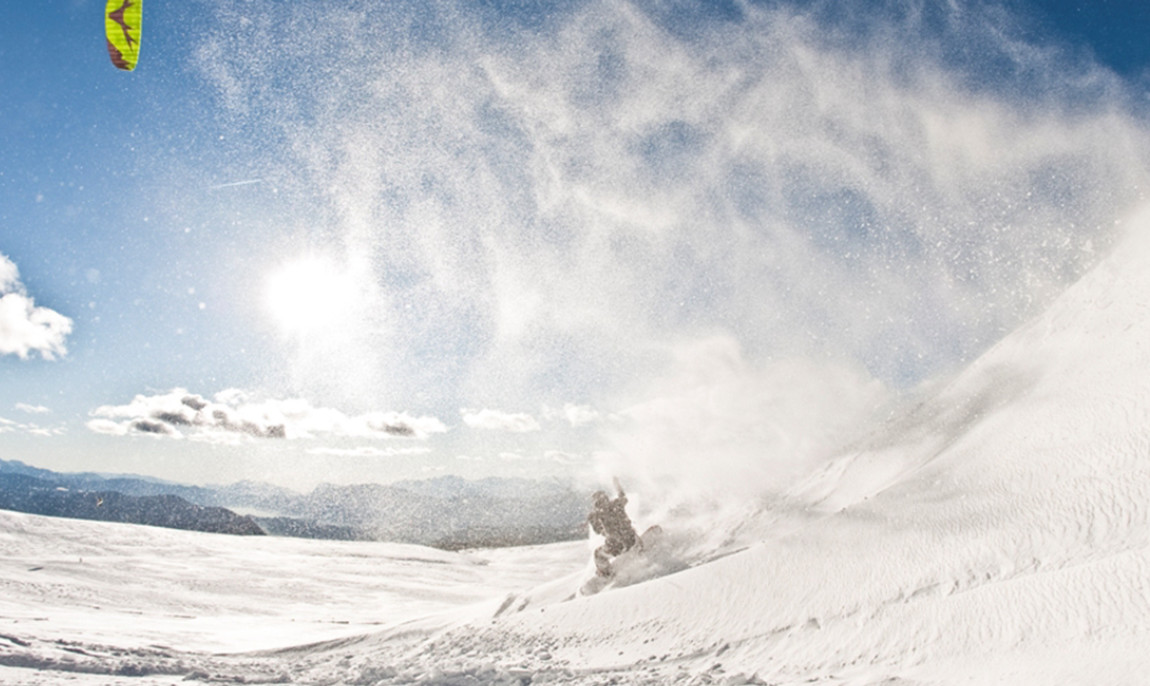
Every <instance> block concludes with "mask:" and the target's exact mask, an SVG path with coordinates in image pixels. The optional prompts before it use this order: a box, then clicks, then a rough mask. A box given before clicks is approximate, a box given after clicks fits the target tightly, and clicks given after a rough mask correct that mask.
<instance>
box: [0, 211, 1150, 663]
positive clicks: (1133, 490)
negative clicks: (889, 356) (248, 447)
mask: <svg viewBox="0 0 1150 686" xmlns="http://www.w3.org/2000/svg"><path fill="white" fill-rule="evenodd" d="M1129 223H1130V226H1131V232H1130V235H1129V236H1128V239H1127V240H1126V241H1125V242H1124V243H1123V244H1122V245H1120V247H1119V249H1118V250H1117V251H1116V252H1115V253H1114V254H1113V255H1111V256H1110V257H1109V258H1108V259H1106V260H1105V261H1104V262H1102V263H1101V264H1100V265H1099V266H1098V267H1097V268H1096V269H1094V270H1093V271H1092V272H1091V273H1089V274H1088V275H1087V276H1086V277H1085V278H1084V279H1082V280H1081V281H1080V282H1079V283H1078V284H1077V285H1075V286H1074V287H1072V288H1071V289H1069V290H1068V291H1067V292H1066V293H1065V294H1064V295H1063V296H1062V297H1061V298H1060V299H1059V300H1058V301H1057V302H1056V303H1055V304H1054V305H1053V306H1052V307H1051V308H1050V309H1049V310H1048V311H1047V312H1046V313H1045V314H1044V315H1043V316H1041V317H1039V318H1037V319H1036V320H1034V321H1032V322H1030V323H1029V324H1027V325H1026V326H1024V327H1023V328H1022V329H1020V330H1019V331H1017V332H1015V333H1014V334H1012V335H1010V336H1008V337H1007V338H1005V339H1004V340H1003V341H1001V342H1000V343H999V344H998V345H997V346H995V347H994V348H993V349H992V350H990V351H989V352H988V353H987V354H985V355H984V356H983V357H982V358H980V359H979V360H977V361H976V362H975V363H974V364H972V365H971V366H970V367H969V368H968V369H967V370H965V371H964V372H963V373H962V374H960V375H959V376H958V377H956V378H955V379H954V380H953V381H952V382H951V383H950V384H949V385H947V386H946V387H945V388H942V389H941V390H940V391H939V392H938V393H937V394H936V395H935V396H934V397H933V398H932V399H931V400H929V401H927V402H925V403H923V404H922V405H920V406H919V407H917V408H915V409H914V410H913V411H911V412H909V413H908V414H907V415H905V416H903V417H901V418H900V419H898V420H896V421H893V422H891V423H890V424H889V425H888V426H885V427H881V428H880V430H878V431H876V432H875V434H874V435H873V437H872V438H871V439H869V440H868V441H867V442H866V443H865V444H864V445H862V446H859V447H858V449H857V450H854V451H853V452H851V453H850V454H846V455H843V456H842V457H841V458H839V459H838V460H837V461H835V462H833V463H832V464H831V465H830V466H829V467H828V468H827V469H826V470H824V471H823V472H821V473H819V474H815V475H813V476H812V477H811V478H810V479H808V480H807V481H806V482H804V483H802V484H801V485H800V486H799V487H797V488H796V489H795V490H794V491H793V493H791V495H790V498H789V500H788V504H787V505H785V506H779V507H775V508H773V509H772V510H771V511H770V512H764V513H761V514H760V515H759V516H758V519H757V520H756V521H749V522H747V525H746V527H745V531H744V533H743V534H742V535H743V536H746V535H747V534H746V532H750V531H754V532H757V537H758V540H757V541H756V542H754V543H752V544H751V545H750V546H749V547H747V548H746V549H744V550H741V551H739V552H734V553H732V554H728V555H726V556H723V557H717V559H714V560H711V561H707V562H703V563H701V564H696V565H695V566H693V567H691V568H689V569H686V570H684V571H680V572H677V573H671V574H666V575H663V576H659V577H657V578H654V579H651V580H648V581H647V582H645V583H637V584H634V585H630V586H627V587H625V588H616V589H611V590H608V591H605V592H603V593H600V594H598V595H594V596H588V597H575V598H572V595H573V594H574V593H575V591H576V589H578V587H579V585H580V584H581V582H582V581H583V580H585V577H586V574H587V573H588V569H589V566H588V564H587V562H588V556H589V551H588V548H587V547H586V545H584V544H568V545H561V546H546V547H541V548H533V549H521V550H515V551H501V552H490V551H483V552H477V553H470V554H463V555H456V554H449V553H440V552H435V551H429V550H426V549H422V548H415V547H411V546H384V545H380V544H364V543H348V544H338V545H337V544H330V543H323V542H316V541H286V540H267V541H252V540H249V539H243V540H238V539H230V538H227V537H222V536H210V535H204V534H191V533H187V532H168V531H163V530H146V531H147V535H146V536H145V535H143V534H139V533H127V532H129V531H131V532H139V531H144V530H143V529H141V528H138V527H124V526H118V525H105V524H97V523H86V522H82V523H81V522H64V521H63V520H45V519H42V518H35V517H28V516H24V515H13V514H7V513H5V514H3V515H2V516H0V523H2V525H3V526H2V529H0V531H2V532H3V533H2V538H0V541H2V543H3V547H4V553H5V554H4V556H3V559H2V561H0V565H2V566H3V575H2V578H3V582H2V583H3V584H4V588H3V594H2V595H0V634H2V635H0V664H4V665H9V666H8V667H6V668H0V681H4V680H8V681H7V682H10V683H55V681H54V680H56V679H58V680H60V681H66V680H72V681H71V682H72V683H80V684H88V683H101V684H102V683H178V682H180V681H181V680H187V681H193V682H194V681H197V680H200V681H220V680H232V681H236V680H246V681H249V682H257V681H279V682H285V683H286V682H295V683H311V684H337V683H354V684H398V683H425V684H526V683H564V684H573V683H579V684H607V683H622V684H652V685H653V684H704V683H722V684H745V683H756V684H798V683H825V684H880V683H882V684H960V683H961V684H968V683H978V684H982V683H990V684H1035V685H1038V684H1041V685H1043V686H1047V685H1049V684H1145V683H1147V675H1148V674H1150V506H1148V501H1150V215H1145V214H1144V215H1142V216H1139V217H1135V218H1133V219H1132V220H1131V221H1130V222H1129ZM672 539H673V537H672ZM81 557H82V558H83V559H84V561H83V562H80V559H79V558H81ZM671 557H673V555H672V556H671ZM663 562H665V560H664V561H663ZM484 563H486V564H484ZM673 568H675V565H661V564H655V565H653V567H652V569H655V570H656V571H658V570H664V571H665V570H667V569H673ZM544 581H545V583H544ZM461 608H462V609H461ZM420 617H427V618H425V619H419V618H420ZM338 622H347V624H338ZM324 640H326V642H319V643H309V642H315V641H324ZM293 642H295V643H298V644H304V645H300V646H299V647H295V648H288V649H284V646H287V645H290V644H291V643H293ZM157 644H160V645H157ZM273 647H274V648H280V649H279V650H276V651H271V652H268V651H265V652H246V653H244V654H238V655H237V654H231V655H222V654H220V653H236V652H237V651H251V650H254V649H260V648H273ZM69 651H73V652H69ZM29 667H30V668H35V669H29ZM62 670H71V671H62ZM101 672H102V673H101ZM117 672H119V673H120V674H119V675H117ZM130 674H145V675H146V676H139V677H135V676H127V675H130ZM65 677H67V678H65ZM165 679H166V680H165Z"/></svg>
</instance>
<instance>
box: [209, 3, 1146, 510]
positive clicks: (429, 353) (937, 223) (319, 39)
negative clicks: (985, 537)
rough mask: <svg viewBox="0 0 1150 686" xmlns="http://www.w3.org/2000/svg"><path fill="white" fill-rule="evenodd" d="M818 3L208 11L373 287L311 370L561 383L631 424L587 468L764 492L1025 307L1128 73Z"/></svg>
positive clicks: (1082, 245)
mask: <svg viewBox="0 0 1150 686" xmlns="http://www.w3.org/2000/svg"><path fill="white" fill-rule="evenodd" d="M253 6H256V7H258V8H259V13H260V16H261V21H259V22H250V21H245V20H244V17H245V15H247V14H248V13H250V12H251V9H252V7H253ZM831 6H832V4H826V5H824V4H820V3H814V4H807V3H803V4H795V5H793V6H792V5H789V4H787V3H772V5H771V7H755V6H750V5H739V6H737V7H735V8H734V9H732V10H731V11H730V12H727V13H721V16H720V15H719V14H715V13H712V12H710V11H709V10H708V9H707V7H705V6H703V5H699V6H691V5H682V4H676V5H675V7H676V11H675V12H669V11H667V9H666V7H665V6H664V5H662V4H660V3H642V2H634V3H626V2H624V3H620V2H606V1H602V2H600V1H596V0H590V1H588V2H582V3H578V4H576V5H574V6H571V5H566V6H564V8H562V9H552V10H550V11H548V10H540V11H541V14H540V15H539V16H532V17H531V18H530V20H528V18H526V17H519V16H505V15H501V16H495V15H494V14H492V13H493V12H496V10H489V9H484V8H483V7H478V6H473V5H466V6H465V5H462V4H458V3H452V2H447V3H437V4H432V5H423V4H415V3H411V4H407V3H387V4H380V5H361V6H356V7H354V8H348V7H343V8H331V7H326V6H325V7H322V8H320V7H318V6H310V5H308V6H299V5H285V4H282V3H275V2H267V1H257V2H256V3H254V4H253V3H251V2H238V1H237V0H231V1H225V2H222V3H219V4H218V5H213V11H215V12H217V13H218V16H219V18H220V21H221V28H220V29H219V30H216V31H214V32H211V33H210V34H209V37H208V38H207V39H206V40H205V41H204V42H203V43H202V45H201V46H200V50H199V58H200V62H201V64H202V65H203V70H202V71H203V74H204V76H205V78H206V79H207V80H209V81H210V82H211V83H213V84H214V85H215V86H216V87H217V91H218V93H219V97H220V101H221V103H222V104H223V105H224V106H225V107H226V108H227V111H228V115H227V117H226V118H225V119H226V121H225V123H226V124H229V125H232V126H236V127H243V126H246V125H247V124H248V123H249V122H251V121H253V120H260V121H262V122H270V123H271V124H272V125H274V126H276V127H278V130H280V131H282V132H283V139H284V140H285V141H286V143H287V144H286V146H285V155H284V159H286V160H287V162H285V164H284V165H283V167H282V168H278V169H275V170H270V172H269V176H272V177H274V178H277V179H280V183H282V184H283V185H284V186H285V187H288V188H296V189H319V190H318V193H319V194H320V196H321V197H320V199H319V200H318V201H317V202H316V206H315V211H314V212H313V213H312V215H313V216H319V217H322V219H323V221H322V222H321V223H322V224H323V225H325V226H326V227H330V228H329V230H328V232H327V233H325V236H334V237H335V238H334V242H336V243H338V248H339V249H340V250H342V251H343V252H344V253H346V254H347V255H349V256H350V257H349V258H348V259H349V263H350V262H353V261H354V262H356V263H357V264H359V265H361V269H360V270H359V271H357V274H359V278H362V279H365V280H366V281H367V282H368V284H369V285H370V286H371V288H370V289H365V290H364V293H366V294H368V295H366V296H365V298H370V299H371V302H368V303H365V304H364V305H363V308H364V311H370V312H372V313H373V314H372V316H373V317H375V319H374V320H373V322H374V323H373V324H372V326H370V327H362V328H361V329H359V330H358V332H357V333H356V334H355V335H356V336H360V337H361V339H357V340H359V343H357V344H356V345H354V346H351V347H349V348H348V350H353V351H355V354H354V355H353V354H347V355H331V356H321V357H319V358H316V359H317V361H316V365H317V366H315V367H314V369H313V372H314V375H313V379H312V382H313V383H315V384H317V385H318V384H323V383H327V381H328V380H330V379H332V378H336V379H339V378H349V379H355V380H356V382H357V383H360V382H361V381H362V380H364V379H373V380H382V379H386V380H387V383H386V384H384V383H382V382H379V383H376V382H374V381H373V382H372V383H370V384H369V385H370V386H372V387H378V388H385V387H386V388H388V389H389V392H394V393H396V394H398V395H399V396H400V397H402V396H403V395H404V394H409V395H411V396H413V397H414V396H418V397H420V398H425V399H426V400H427V402H428V403H429V404H431V405H432V406H436V407H446V408H450V407H538V406H545V405H551V406H554V405H559V404H562V402H563V401H564V400H565V399H569V398H579V399H581V400H582V401H584V402H587V403H589V404H591V405H593V406H594V407H597V408H601V410H602V411H603V412H604V413H607V414H615V413H622V412H624V411H626V414H627V416H629V417H630V420H629V423H628V426H629V427H630V428H629V430H628V431H629V432H630V433H621V432H620V431H619V430H618V429H617V427H613V426H612V425H610V424H608V423H604V424H603V425H602V426H603V427H604V428H605V430H607V431H609V432H610V434H609V435H610V436H611V437H612V438H611V444H610V446H609V447H611V448H612V450H610V451H608V454H610V455H612V456H613V457H609V458H608V459H607V461H606V462H605V463H604V472H613V473H619V472H622V473H625V474H633V475H636V476H635V478H639V479H643V480H645V481H646V482H648V483H652V484H653V483H659V484H661V490H663V491H674V490H676V489H681V490H685V491H698V492H712V493H715V492H724V491H730V490H732V489H733V490H735V491H738V492H740V493H747V492H753V491H757V492H777V490H778V489H780V488H783V487H784V486H785V484H786V483H788V481H789V480H790V479H793V478H794V476H795V475H797V474H800V473H801V472H803V471H804V470H807V469H810V468H812V467H813V466H814V465H816V464H817V463H818V462H819V461H820V460H822V459H824V458H826V457H827V456H828V455H829V454H830V453H833V452H834V444H835V443H836V442H837V441H838V440H849V439H850V438H851V437H852V436H854V435H855V433H856V432H857V431H859V430H860V426H863V425H865V424H866V421H867V418H868V417H869V416H870V415H869V412H870V410H871V409H872V408H873V406H874V405H875V404H877V403H880V402H881V401H883V400H884V399H885V398H886V397H887V396H886V394H887V391H884V390H883V389H884V388H891V389H896V390H897V389H903V388H908V387H914V386H915V385H916V384H918V383H919V382H921V381H923V380H924V379H929V378H931V377H933V376H936V375H939V374H945V373H949V372H951V371H953V370H955V369H956V368H958V367H959V366H961V365H962V364H963V363H964V362H965V361H968V360H970V359H973V358H974V357H975V356H977V354H979V353H980V352H981V351H983V350H985V349H986V348H987V347H988V346H989V345H991V344H992V343H993V342H994V341H995V340H997V339H998V338H999V337H1001V336H1002V335H1003V334H1004V333H1005V332H1006V331H1009V330H1011V329H1012V328H1013V327H1015V326H1016V325H1017V324H1018V323H1019V322H1021V321H1023V320H1024V319H1025V318H1026V317H1028V316H1031V315H1033V314H1034V313H1036V312H1038V311H1039V310H1040V309H1041V307H1042V306H1043V305H1044V304H1045V303H1047V302H1049V301H1050V299H1051V298H1052V297H1053V296H1054V295H1055V294H1056V293H1058V292H1059V291H1060V290H1061V289H1062V288H1064V287H1065V286H1066V285H1067V284H1068V283H1070V282H1072V281H1073V280H1074V279H1075V278H1076V277H1077V276H1078V275H1079V274H1081V273H1082V272H1083V270H1084V269H1086V268H1087V267H1088V266H1089V265H1090V264H1092V263H1093V261H1094V260H1095V259H1096V257H1097V254H1098V253H1100V252H1102V251H1103V250H1104V249H1105V248H1106V247H1107V246H1108V245H1110V244H1111V241H1112V240H1113V228H1112V227H1113V222H1114V219H1115V218H1116V216H1118V215H1119V214H1120V213H1121V212H1123V211H1124V210H1125V209H1126V208H1128V207H1130V206H1131V205H1132V204H1133V203H1135V202H1136V201H1137V200H1138V198H1139V197H1140V194H1141V193H1142V191H1140V190H1139V189H1140V188H1142V189H1145V188H1146V187H1147V186H1148V184H1150V179H1148V176H1147V167H1148V165H1147V160H1148V159H1150V143H1148V137H1147V135H1146V132H1145V127H1144V126H1143V125H1142V124H1141V123H1140V122H1139V121H1138V120H1137V119H1136V118H1135V117H1133V116H1132V115H1129V114H1128V113H1127V112H1128V107H1127V101H1126V97H1127V96H1126V94H1125V93H1124V92H1123V87H1122V85H1121V83H1120V82H1119V81H1118V80H1117V79H1116V78H1115V77H1114V76H1113V75H1111V74H1109V73H1108V72H1106V71H1104V70H1103V69H1101V68H1098V67H1095V66H1092V65H1089V64H1087V65H1086V66H1083V65H1082V64H1081V63H1077V62H1071V61H1070V60H1069V59H1068V58H1065V57H1064V56H1063V55H1062V54H1061V53H1060V52H1059V50H1058V49H1057V47H1052V48H1041V47H1037V46H1034V45H1031V44H1028V43H1027V42H1026V41H1025V40H1024V39H1022V38H1021V37H1020V36H1022V35H1023V32H1022V31H1021V30H1016V26H1017V24H1016V20H1015V19H1013V18H1012V17H1011V16H1009V15H1007V14H1005V13H1003V12H1000V11H998V10H996V9H993V8H984V7H977V6H974V5H968V4H965V3H958V2H956V3H943V2H937V3H936V2H926V3H916V4H915V5H914V9H907V7H906V4H905V3H898V2H891V3H888V4H886V5H883V4H881V3H878V4H876V5H875V6H874V7H873V8H872V9H873V11H871V12H870V13H869V15H868V18H865V19H862V18H858V17H856V16H854V15H851V18H850V19H847V18H844V17H843V15H842V14H841V13H836V12H834V11H832V10H831V9H830V8H831ZM321 14H322V18H321V17H320V15H321ZM304 27H306V31H305V32H306V33H307V34H308V35H309V36H310V37H311V42H310V43H309V46H310V45H312V44H317V43H318V44H323V45H325V46H329V47H330V48H331V50H332V51H333V52H332V53H330V54H327V55H326V56H325V59H323V60H316V59H315V57H314V53H313V51H312V50H311V49H310V47H308V46H301V45H300V44H298V42H297V41H296V40H295V36H297V35H298V34H299V32H300V30H304ZM297 29H299V30H297ZM989 73H993V74H994V78H993V79H986V78H979V79H976V78H972V77H973V76H974V75H978V74H983V75H985V74H989ZM284 83H291V84H293V85H292V88H291V89H290V91H289V90H288V89H285V88H282V87H281V86H280V84H284ZM975 84H982V85H975ZM313 86H314V87H313ZM266 145H267V143H266V142H261V146H266ZM260 152H261V153H262V154H261V159H267V158H268V157H269V156H268V155H267V154H266V150H265V149H263V148H261V149H260ZM304 233H306V232H304V231H302V230H301V231H300V232H299V235H304ZM325 240H326V239H325ZM340 340H341V341H342V340H344V338H341V339H340ZM717 341H721V342H722V343H721V344H720V343H716V342H717ZM719 349H721V350H719ZM717 350H718V351H717ZM724 351H725V352H724ZM731 351H737V352H731ZM692 357H694V358H696V359H693V360H692V359H691V358H692ZM716 360H719V361H718V362H716ZM698 364H703V365H712V364H715V365H717V368H718V376H717V377H716V378H712V379H708V380H707V381H706V383H702V384H697V385H693V386H692V385H677V384H688V383H689V382H688V379H691V378H693V377H692V374H691V373H689V372H688V371H687V370H689V369H690V368H691V367H692V365H698ZM301 383H303V385H304V387H305V388H306V387H307V384H308V380H307V379H303V380H302V381H301ZM708 384H709V385H708ZM628 408H631V409H629V410H628ZM602 447H603V446H602V445H599V446H579V450H578V451H579V452H590V451H591V450H594V449H595V448H602ZM719 465H721V467H719ZM736 475H742V477H741V478H739V477H737V476H736ZM654 497H656V496H654V495H652V498H654ZM658 497H667V498H670V496H669V495H667V494H666V493H664V495H663V496H658Z"/></svg>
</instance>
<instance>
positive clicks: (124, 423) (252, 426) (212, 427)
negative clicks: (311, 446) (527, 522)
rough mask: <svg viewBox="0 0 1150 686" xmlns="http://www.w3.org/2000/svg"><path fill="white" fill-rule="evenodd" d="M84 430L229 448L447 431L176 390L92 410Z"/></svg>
mask: <svg viewBox="0 0 1150 686" xmlns="http://www.w3.org/2000/svg"><path fill="white" fill-rule="evenodd" d="M91 414H92V416H93V417H95V419H93V420H91V421H90V422H88V428H89V429H91V430H92V431H95V432H97V433H102V434H111V435H127V434H149V435H154V436H166V437H171V438H183V437H187V438H191V439H193V440H199V441H205V442H209V443H229V444H234V443H238V442H241V441H243V440H246V439H250V438H268V439H277V438H279V439H289V440H291V439H306V438H320V437H347V438H386V437H405V438H418V439H425V438H427V437H429V436H430V435H431V434H436V433H443V432H445V431H447V427H446V426H445V425H444V424H443V422H441V421H439V420H438V419H435V418H434V417H415V416H411V415H408V414H405V413H400V412H368V413H364V414H359V415H347V414H344V413H343V412H340V411H339V410H336V409H332V408H327V407H313V406H312V405H311V404H310V403H309V402H308V401H306V400H304V399H301V398H291V399H282V400H281V399H267V400H260V401H255V400H252V399H251V398H250V396H249V395H248V394H247V393H245V392H244V391H241V390H239V389H227V390H225V391H221V392H220V393H217V394H216V395H215V397H214V399H213V400H208V399H206V398H204V397H203V396H200V395H197V394H194V393H190V392H188V391H187V390H185V389H183V388H176V389H173V390H172V391H170V392H168V393H164V394H161V395H150V396H148V395H137V396H136V397H135V398H133V399H132V402H131V403H129V404H127V405H105V406H102V407H98V408H96V409H95V410H93V411H92V413H91Z"/></svg>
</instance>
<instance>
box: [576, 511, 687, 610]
mask: <svg viewBox="0 0 1150 686" xmlns="http://www.w3.org/2000/svg"><path fill="white" fill-rule="evenodd" d="M665 541H666V536H665V535H664V533H663V529H662V527H660V526H659V525H657V524H656V525H655V526H652V527H650V528H648V529H647V530H646V531H644V532H643V535H641V536H639V542H638V543H636V544H635V546H634V547H632V548H630V549H628V550H625V551H623V552H622V553H619V554H618V555H616V556H615V557H613V558H612V559H611V574H610V575H609V576H599V575H598V574H596V575H595V576H593V577H591V578H590V579H588V580H587V581H585V582H584V583H583V585H582V586H581V587H580V588H579V595H595V594H596V593H600V592H602V591H605V590H607V589H609V588H614V587H621V586H630V585H631V584H633V583H638V582H640V581H645V580H646V579H649V578H652V577H654V576H660V574H658V573H657V572H658V570H659V568H661V567H662V566H663V565H662V564H661V563H660V560H661V558H662V557H663V552H664V551H663V547H664V543H665Z"/></svg>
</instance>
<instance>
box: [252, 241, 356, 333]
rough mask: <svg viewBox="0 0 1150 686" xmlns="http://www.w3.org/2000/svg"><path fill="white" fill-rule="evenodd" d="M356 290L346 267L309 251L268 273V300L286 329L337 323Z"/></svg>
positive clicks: (292, 330) (302, 329)
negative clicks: (342, 268)
mask: <svg viewBox="0 0 1150 686" xmlns="http://www.w3.org/2000/svg"><path fill="white" fill-rule="evenodd" d="M354 294H355V293H354V288H353V287H352V280H351V278H350V277H349V276H348V275H347V273H346V271H344V270H341V269H340V268H339V267H338V266H337V265H336V264H335V263H334V262H332V261H331V260H329V259H327V258H325V257H318V256H312V255H309V256H305V257H300V258H296V259H294V260H291V261H289V262H285V263H284V264H282V265H280V266H279V267H278V268H276V269H275V270H273V271H272V272H271V273H269V274H268V276H267V280H266V282H265V291H264V296H265V299H264V302H265V304H266V306H267V309H268V312H269V313H270V314H271V316H272V318H273V319H275V321H276V323H277V324H279V326H280V328H282V329H283V330H284V331H285V332H286V333H291V334H305V333H308V332H311V331H317V330H320V329H323V328H326V327H330V326H333V325H335V324H336V323H337V322H338V321H339V319H340V318H341V317H342V316H343V315H344V314H345V313H346V312H347V311H348V309H349V308H350V306H351V304H352V300H353V297H354Z"/></svg>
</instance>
